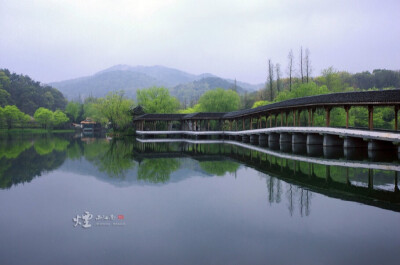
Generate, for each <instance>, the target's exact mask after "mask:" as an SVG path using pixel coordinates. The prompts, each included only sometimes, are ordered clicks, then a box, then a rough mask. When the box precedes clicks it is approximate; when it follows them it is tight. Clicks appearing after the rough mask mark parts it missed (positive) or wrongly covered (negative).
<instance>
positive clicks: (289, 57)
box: [288, 50, 294, 91]
mask: <svg viewBox="0 0 400 265" xmlns="http://www.w3.org/2000/svg"><path fill="white" fill-rule="evenodd" d="M288 60H289V63H288V74H289V91H292V75H293V72H294V65H293V63H294V58H293V51H292V50H290V52H289V55H288Z"/></svg>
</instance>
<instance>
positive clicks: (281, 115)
mask: <svg viewBox="0 0 400 265" xmlns="http://www.w3.org/2000/svg"><path fill="white" fill-rule="evenodd" d="M281 127H283V112H282V111H281Z"/></svg>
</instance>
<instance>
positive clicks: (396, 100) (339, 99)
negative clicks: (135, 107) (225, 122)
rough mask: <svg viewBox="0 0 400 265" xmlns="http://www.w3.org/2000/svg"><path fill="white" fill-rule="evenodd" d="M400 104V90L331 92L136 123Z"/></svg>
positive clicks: (156, 116) (150, 117) (158, 116)
mask: <svg viewBox="0 0 400 265" xmlns="http://www.w3.org/2000/svg"><path fill="white" fill-rule="evenodd" d="M397 104H398V105H400V89H393V90H379V91H362V92H344V93H331V94H324V95H317V96H309V97H302V98H294V99H289V100H285V101H281V102H276V103H272V104H269V105H265V106H261V107H257V108H254V109H245V110H238V111H232V112H226V113H224V112H198V113H190V114H144V115H141V116H139V117H137V118H135V119H134V120H194V119H211V120H212V119H215V120H217V119H235V118H239V117H243V116H248V115H257V114H265V113H266V112H281V111H283V112H285V111H290V110H291V109H298V108H316V107H335V106H357V105H361V106H366V105H378V106H384V105H397Z"/></svg>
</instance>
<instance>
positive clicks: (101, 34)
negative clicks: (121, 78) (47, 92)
mask: <svg viewBox="0 0 400 265" xmlns="http://www.w3.org/2000/svg"><path fill="white" fill-rule="evenodd" d="M0 34H1V37H0V68H8V69H10V70H11V71H12V72H16V73H23V74H26V75H29V76H31V77H32V78H34V79H35V80H38V81H41V82H50V81H60V80H65V79H70V78H75V77H80V76H84V75H91V74H94V73H95V72H97V71H99V70H102V69H104V68H108V67H110V66H112V65H116V64H129V65H163V66H167V67H173V68H178V69H180V70H183V71H188V72H190V73H194V74H200V73H204V72H209V73H213V74H216V75H218V76H221V77H225V78H237V79H238V80H241V81H247V82H251V83H261V82H264V81H265V79H266V77H267V60H268V58H270V59H271V60H272V62H273V63H280V64H281V68H282V69H283V70H284V71H283V72H285V71H286V67H287V55H288V52H289V51H290V49H293V52H294V54H295V59H296V66H297V63H298V56H299V55H298V54H299V49H300V46H303V47H305V48H308V49H309V50H310V53H311V61H312V67H313V75H319V74H320V72H321V70H322V69H324V68H327V67H329V66H333V67H335V68H336V69H339V70H347V71H350V72H353V73H354V72H359V71H364V70H369V71H371V70H373V69H375V68H386V69H393V70H399V69H400V1H399V0H393V1H391V0H377V1H369V0H359V1H356V0H354V1H352V0H343V1H341V0H333V1H330V0H327V1H322V0H309V1H305V0H304V1H300V0H274V1H272V0H261V1H252V0H246V1H244V0H240V1H234V0H226V1H225V0H222V1H221V0H193V1H192V0H187V1H185V0H182V1H179V0H143V1H136V0H135V1H133V0H131V1H128V0H37V1H36V0H0ZM285 75H286V73H285Z"/></svg>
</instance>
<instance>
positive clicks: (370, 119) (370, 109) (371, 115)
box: [368, 105, 374, 130]
mask: <svg viewBox="0 0 400 265" xmlns="http://www.w3.org/2000/svg"><path fill="white" fill-rule="evenodd" d="M368 128H369V129H370V130H373V129H374V106H371V105H370V106H368Z"/></svg>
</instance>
